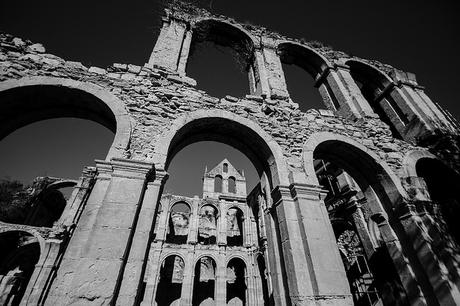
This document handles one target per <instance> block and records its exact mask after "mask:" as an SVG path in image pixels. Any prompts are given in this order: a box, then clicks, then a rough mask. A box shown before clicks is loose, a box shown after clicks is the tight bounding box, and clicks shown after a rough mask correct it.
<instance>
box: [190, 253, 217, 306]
mask: <svg viewBox="0 0 460 306" xmlns="http://www.w3.org/2000/svg"><path fill="white" fill-rule="evenodd" d="M217 262H218V261H216V258H214V256H212V255H202V256H200V257H198V259H197V260H196V262H195V265H194V271H195V275H194V280H193V298H192V305H194V306H195V305H201V304H202V303H203V302H204V303H205V304H204V305H208V304H214V303H215V300H216V295H217V292H216V291H217V290H216V287H217V282H216V272H217V271H216V269H217Z"/></svg>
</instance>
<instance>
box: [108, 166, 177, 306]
mask: <svg viewBox="0 0 460 306" xmlns="http://www.w3.org/2000/svg"><path fill="white" fill-rule="evenodd" d="M167 177H168V174H167V173H166V172H165V171H160V170H156V171H155V177H154V178H153V179H152V180H153V181H151V182H148V183H147V187H146V189H145V191H144V198H143V199H142V203H141V207H140V210H139V216H138V220H137V224H136V228H135V232H134V235H133V237H132V244H131V251H130V253H129V256H128V260H127V263H126V267H125V272H124V274H123V280H122V283H121V287H120V292H119V295H118V299H117V303H116V304H117V305H131V304H134V301H135V299H136V296H137V290H138V287H139V285H140V284H141V281H142V278H143V275H144V271H143V270H144V269H145V261H146V259H147V258H146V257H147V256H148V249H149V245H150V239H151V234H152V230H153V228H154V222H155V212H156V210H157V206H158V203H159V201H160V196H161V194H160V190H161V189H162V187H163V185H164V183H165V181H166V179H167Z"/></svg>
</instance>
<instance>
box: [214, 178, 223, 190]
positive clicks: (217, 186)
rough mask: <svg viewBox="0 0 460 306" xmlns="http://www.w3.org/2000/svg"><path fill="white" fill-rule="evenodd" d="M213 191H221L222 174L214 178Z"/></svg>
mask: <svg viewBox="0 0 460 306" xmlns="http://www.w3.org/2000/svg"><path fill="white" fill-rule="evenodd" d="M214 192H222V176H220V175H216V177H215V178H214Z"/></svg>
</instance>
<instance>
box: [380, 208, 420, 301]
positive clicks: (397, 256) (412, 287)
mask: <svg viewBox="0 0 460 306" xmlns="http://www.w3.org/2000/svg"><path fill="white" fill-rule="evenodd" d="M372 219H373V220H374V221H375V222H376V223H377V225H378V227H379V231H380V234H381V237H382V240H383V241H384V242H385V246H386V248H387V250H388V254H390V257H391V259H392V261H393V265H394V267H395V269H396V271H397V273H398V276H399V278H400V280H401V283H402V285H403V287H404V289H405V291H406V294H407V299H408V301H409V304H410V305H427V302H428V305H429V300H426V299H425V296H424V294H423V293H422V291H421V288H420V286H419V283H418V282H417V280H418V278H417V273H416V270H415V269H413V268H412V265H411V263H412V264H413V262H411V263H410V262H409V259H408V258H406V257H405V256H404V251H403V246H402V244H401V242H400V241H399V239H398V237H397V236H396V233H395V232H394V231H393V229H392V228H391V226H390V224H389V223H388V221H387V220H386V218H385V217H384V216H383V215H382V214H374V215H373V216H372Z"/></svg>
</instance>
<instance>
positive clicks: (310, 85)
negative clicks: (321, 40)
mask: <svg viewBox="0 0 460 306" xmlns="http://www.w3.org/2000/svg"><path fill="white" fill-rule="evenodd" d="M278 54H279V57H280V60H281V63H282V67H283V72H284V77H285V79H286V86H287V89H288V92H289V96H290V97H291V99H292V100H293V101H294V102H296V103H298V104H299V108H300V110H301V111H304V112H306V111H308V110H309V109H325V108H327V107H326V105H325V103H324V100H323V98H322V97H321V95H320V93H319V91H318V89H317V88H315V79H316V78H317V77H318V76H319V74H320V73H321V72H322V69H323V68H324V67H325V65H326V64H325V63H324V62H323V60H322V59H321V58H320V57H319V55H317V54H315V53H314V52H313V51H311V50H309V49H307V48H304V47H301V46H299V45H295V44H292V43H282V44H280V45H279V46H278Z"/></svg>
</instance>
